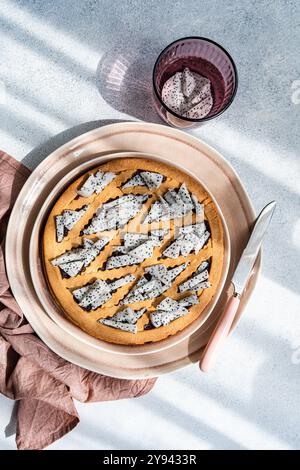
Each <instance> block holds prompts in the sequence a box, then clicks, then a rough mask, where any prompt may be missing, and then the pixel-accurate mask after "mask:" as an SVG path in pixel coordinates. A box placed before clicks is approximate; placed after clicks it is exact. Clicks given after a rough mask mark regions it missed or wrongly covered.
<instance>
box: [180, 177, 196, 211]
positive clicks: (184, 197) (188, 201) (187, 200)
mask: <svg viewBox="0 0 300 470" xmlns="http://www.w3.org/2000/svg"><path fill="white" fill-rule="evenodd" d="M178 196H179V197H180V199H181V201H182V202H183V204H185V206H188V207H189V208H190V209H193V201H192V198H191V195H190V193H189V191H188V189H187V187H186V185H185V184H184V183H183V184H182V185H181V186H180V188H179V189H178Z"/></svg>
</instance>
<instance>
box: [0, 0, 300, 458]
mask: <svg viewBox="0 0 300 470" xmlns="http://www.w3.org/2000/svg"><path fill="white" fill-rule="evenodd" d="M188 35H200V36H206V37H209V38H212V39H214V40H215V41H217V42H219V43H221V44H222V45H223V46H224V47H225V48H226V49H228V51H229V52H230V53H231V54H232V56H233V57H234V59H235V61H236V65H237V68H238V71H239V90H238V95H237V97H236V99H235V101H234V103H233V105H232V106H231V108H230V109H229V110H228V111H227V112H226V113H225V114H224V115H223V116H221V117H220V118H219V119H218V120H215V121H213V122H211V123H209V124H207V125H206V126H204V127H202V128H201V129H198V130H194V131H192V133H193V134H194V135H196V136H198V137H201V138H202V139H204V140H205V141H206V142H208V143H210V144H211V145H213V146H214V147H216V148H217V149H218V150H219V151H221V152H222V153H223V154H224V156H225V157H226V158H227V159H228V160H229V161H230V162H231V163H232V164H233V165H234V167H235V169H236V170H237V171H238V173H239V175H240V177H241V178H242V181H243V182H244V184H245V185H246V188H247V190H248V191H249V194H250V196H251V198H252V200H253V203H254V205H255V208H256V209H257V210H259V209H260V208H261V207H262V206H263V205H264V204H265V203H266V202H268V201H269V200H272V199H276V200H277V201H278V208H277V211H276V214H275V217H274V219H273V223H272V229H271V230H270V231H269V233H268V236H267V239H266V243H265V248H264V266H263V275H262V277H261V280H260V282H259V285H258V287H257V289H256V292H255V294H254V295H253V297H252V299H251V301H250V303H249V305H248V308H247V311H246V312H245V315H244V317H243V320H242V322H241V323H240V324H239V326H238V328H237V329H236V332H235V334H234V335H233V337H232V338H231V339H230V341H228V342H227V345H226V348H225V350H224V353H223V356H222V360H221V361H219V363H218V364H217V366H216V368H215V370H214V371H213V372H212V373H210V374H209V375H207V376H206V375H201V374H200V373H199V372H198V369H197V367H195V366H190V367H188V368H186V369H183V370H181V371H179V372H176V373H173V374H171V375H169V376H166V377H163V378H161V379H160V380H159V382H158V384H157V386H156V388H155V390H154V391H153V392H152V393H151V394H150V395H149V396H147V397H144V398H140V399H137V400H134V401H122V402H119V403H103V404H95V405H80V404H78V409H79V412H80V415H81V418H82V421H81V423H80V425H79V426H78V427H77V428H76V429H75V431H73V432H72V433H71V434H69V435H68V436H67V437H65V438H64V439H63V440H61V441H59V442H57V443H56V444H54V445H52V446H51V448H56V449H75V448H77V449H86V448H95V449H101V448H122V449H125V448H133V449H137V448H151V449H160V448H171V449H172V448H174V449H176V448H177V449H180V448H185V449H187V448H205V449H220V448H225V449H232V448H234V449H245V448H250V449H251V448H299V447H300V445H299V444H300V442H299V439H300V437H299V431H300V429H299V427H300V424H299V423H300V411H299V410H300V407H299V401H300V399H299V396H300V395H299V390H300V374H299V372H300V317H299V314H300V302H299V277H300V276H299V250H300V219H299V213H300V211H299V195H300V184H299V179H300V167H299V148H300V136H299V132H300V131H299V130H300V126H299V120H300V63H299V53H300V3H299V2H298V1H297V0H293V1H288V0H286V1H284V0H273V1H267V0H264V1H248V0H242V1H239V2H237V1H233V0H231V1H228V0H224V1H221V0H219V1H214V0H205V1H203V0H181V1H179V0H177V1H176V0H164V1H153V0H147V1H143V0H132V1H129V0H123V1H121V0H114V1H112V0H99V1H94V0H89V1H87V0H83V1H79V0H62V1H59V0H54V1H47V0H43V1H42V0H24V1H13V0H1V7H0V50H1V58H0V62H1V64H0V146H1V148H2V149H3V150H5V151H7V152H9V153H10V154H11V155H14V156H15V157H17V158H18V159H20V160H24V162H25V163H26V164H27V165H29V166H30V167H31V168H34V166H35V165H36V164H37V162H38V161H39V159H40V158H41V156H42V155H45V153H47V151H49V150H50V149H51V148H52V147H53V145H57V144H58V143H59V142H62V141H63V140H64V139H65V138H66V134H63V135H62V136H60V137H59V138H56V139H55V140H54V141H53V140H52V141H50V143H49V142H48V143H46V144H45V141H46V140H47V139H49V138H50V137H52V136H54V135H56V134H57V133H60V132H62V131H64V130H66V129H68V128H70V127H73V126H76V125H81V127H80V128H77V129H76V130H72V131H71V132H69V133H68V134H67V135H68V136H72V135H74V134H75V133H78V132H79V130H80V131H84V130H86V129H90V128H92V127H95V126H98V125H100V124H101V123H103V121H104V122H106V121H105V120H112V119H123V120H124V119H125V120H129V119H131V120H132V119H141V120H145V121H156V122H160V121H159V118H158V117H157V116H156V115H155V113H154V111H153V109H152V107H151V101H150V73H151V69H152V66H153V62H154V60H155V58H156V56H157V54H158V53H159V52H160V50H161V49H162V48H163V47H165V46H166V45H167V44H168V43H169V42H171V41H173V40H175V39H177V38H179V37H183V36H188ZM113 66H114V67H115V68H114V69H112V67H113ZM116 67H117V69H116ZM120 67H121V70H123V72H122V74H121V75H122V81H121V86H120V88H119V89H118V90H111V89H109V88H108V87H107V86H106V83H107V79H108V77H110V78H111V77H112V78H115V76H116V75H117V76H118V77H119V78H120V73H119V72H118V70H120ZM112 70H113V72H112ZM116 71H117V72H116ZM95 120H97V121H101V122H98V123H96V124H95V123H90V124H86V125H82V124H83V123H85V122H89V121H95ZM78 129H79V130H78ZM41 144H42V147H39V149H38V151H37V150H33V149H34V148H35V147H36V146H38V145H41ZM32 150H33V151H32ZM29 152H30V153H29ZM0 406H1V416H0V448H5V449H6V448H7V449H11V448H14V438H13V436H10V437H5V428H6V426H7V423H8V422H9V420H10V416H11V410H12V403H11V402H10V401H9V400H7V399H5V398H3V397H0ZM8 434H9V433H8Z"/></svg>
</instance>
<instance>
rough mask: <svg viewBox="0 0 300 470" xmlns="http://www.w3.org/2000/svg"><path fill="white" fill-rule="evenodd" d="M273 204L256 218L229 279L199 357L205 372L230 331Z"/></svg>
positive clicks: (268, 205) (271, 212)
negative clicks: (220, 310) (228, 290)
mask: <svg viewBox="0 0 300 470" xmlns="http://www.w3.org/2000/svg"><path fill="white" fill-rule="evenodd" d="M275 206H276V202H275V201H272V202H270V203H269V204H267V205H266V206H265V207H264V208H263V210H262V211H261V213H260V214H259V216H258V217H257V219H256V222H255V225H254V227H253V230H252V232H251V235H250V238H249V240H248V243H247V245H246V248H245V249H244V251H243V253H242V256H241V258H240V260H239V262H238V265H237V267H236V270H235V272H234V274H233V277H232V279H231V282H232V284H233V286H234V294H233V296H231V297H230V298H229V300H228V302H227V304H226V306H225V309H224V311H223V313H222V314H221V316H220V318H219V321H218V323H217V325H216V327H215V329H214V331H213V333H212V335H211V337H210V338H209V341H208V343H207V345H206V347H205V349H204V352H203V355H202V357H201V359H200V364H199V365H200V369H201V370H202V371H203V372H207V371H208V370H209V369H210V368H211V367H212V365H213V363H214V360H215V358H216V355H217V352H218V350H219V349H220V347H221V345H222V343H223V341H224V340H225V338H226V337H227V335H228V333H229V331H230V328H231V326H232V323H233V321H234V318H235V315H236V312H237V311H238V308H239V304H240V296H241V294H242V293H243V290H244V289H245V287H246V284H247V282H248V279H249V277H250V274H251V271H252V268H253V265H254V263H255V260H256V258H257V255H258V252H259V250H260V247H261V244H262V240H263V237H264V235H265V233H266V230H267V228H268V226H269V224H270V221H271V218H272V215H273V213H274V209H275Z"/></svg>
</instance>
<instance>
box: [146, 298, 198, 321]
mask: <svg viewBox="0 0 300 470" xmlns="http://www.w3.org/2000/svg"><path fill="white" fill-rule="evenodd" d="M197 303H198V298H197V296H196V295H190V296H188V297H186V298H185V299H182V300H180V301H176V300H174V299H171V298H170V297H166V298H165V299H164V300H163V301H162V302H160V303H159V304H158V306H157V310H156V311H155V312H152V313H151V314H150V321H151V323H152V325H153V326H154V327H155V328H159V327H161V326H166V325H168V324H169V323H171V322H172V321H174V320H176V319H177V318H180V317H182V316H184V315H187V314H188V313H189V311H188V309H187V308H186V307H191V306H192V305H195V304H197Z"/></svg>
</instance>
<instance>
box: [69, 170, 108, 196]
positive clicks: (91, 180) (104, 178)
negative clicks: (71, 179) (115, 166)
mask: <svg viewBox="0 0 300 470" xmlns="http://www.w3.org/2000/svg"><path fill="white" fill-rule="evenodd" d="M115 177H116V175H115V173H112V172H110V171H108V172H103V171H98V172H97V173H96V175H90V176H89V177H88V179H87V180H86V181H85V182H84V183H83V185H82V186H81V188H79V189H78V190H77V194H78V195H79V196H82V197H90V196H91V195H92V194H93V193H94V192H96V193H97V194H99V193H100V192H101V191H102V190H103V189H104V188H105V187H106V186H107V185H108V184H109V183H110V182H111V181H112V180H113V179H114V178H115Z"/></svg>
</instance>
